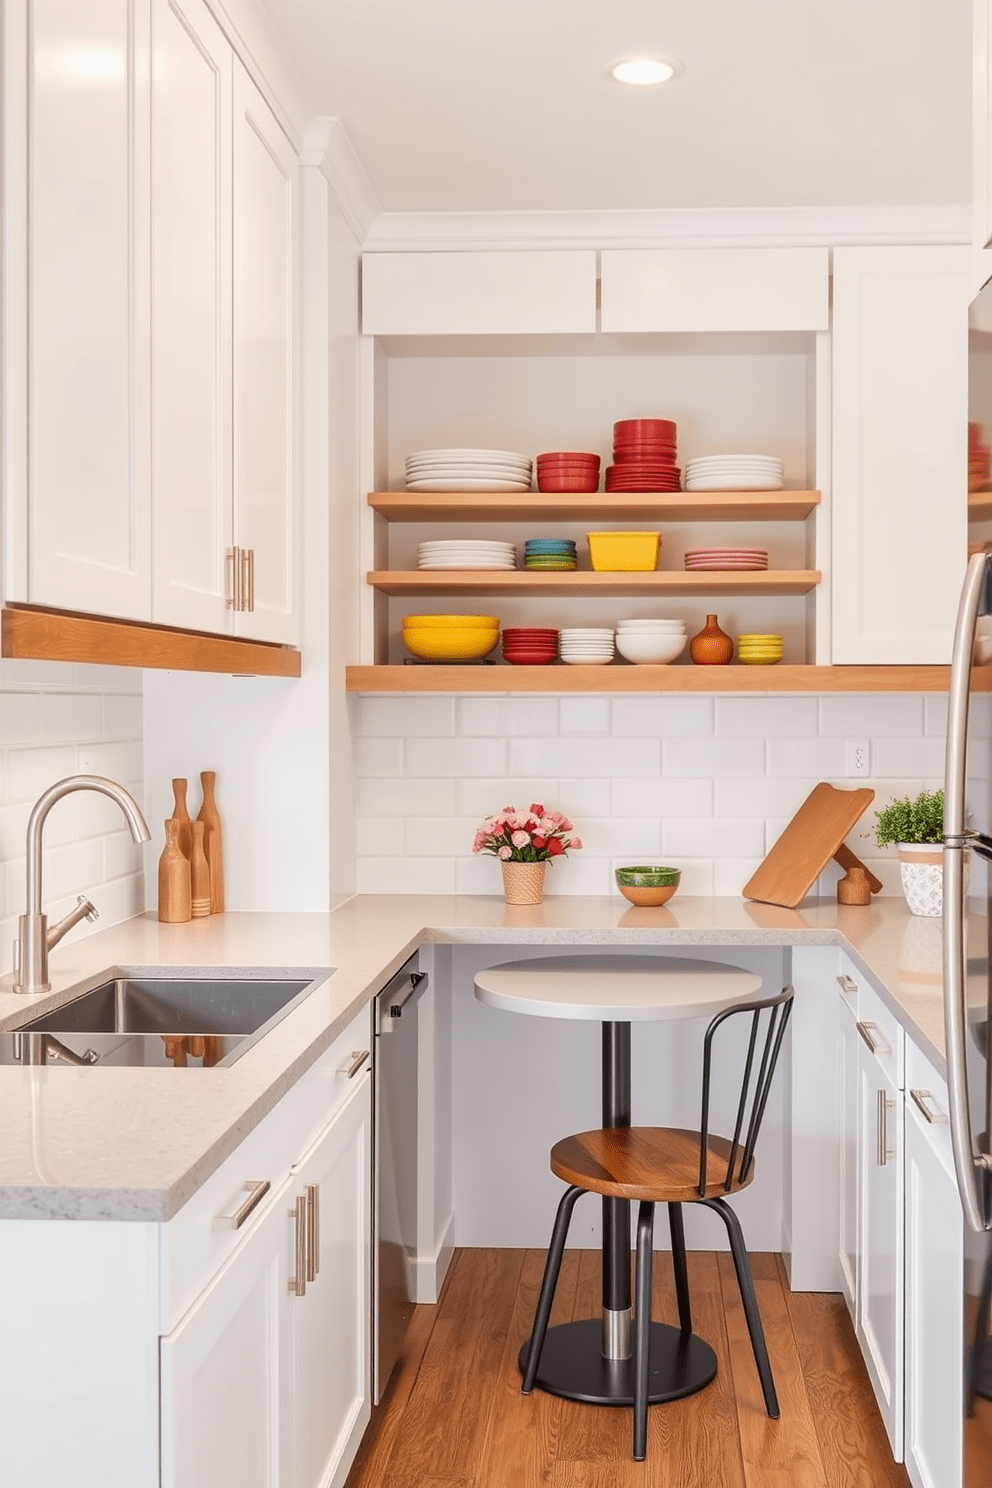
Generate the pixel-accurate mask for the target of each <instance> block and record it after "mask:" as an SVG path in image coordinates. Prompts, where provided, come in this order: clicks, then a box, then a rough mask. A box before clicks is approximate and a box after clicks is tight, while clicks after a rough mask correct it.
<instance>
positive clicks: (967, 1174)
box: [943, 405, 992, 1488]
mask: <svg viewBox="0 0 992 1488" xmlns="http://www.w3.org/2000/svg"><path fill="white" fill-rule="evenodd" d="M990 406H992V405H990ZM989 427H990V428H992V423H990V425H989ZM973 437H974V436H973ZM971 484H972V485H973V486H974V487H978V486H980V485H981V484H983V482H982V481H981V480H980V479H978V478H977V476H976V477H975V478H973V480H972V482H971ZM984 494H985V493H983V492H981V491H978V490H975V491H974V492H973V496H974V495H978V496H979V497H981V496H983V495H984ZM986 499H989V498H988V497H986ZM982 505H983V503H982V502H981V501H975V500H972V501H971V506H972V509H973V510H975V509H977V508H980V507H981V506H982ZM981 520H984V518H981ZM971 535H972V538H974V532H972V534H971ZM974 546H975V547H981V546H983V544H981V543H979V542H977V541H976V542H975V543H974ZM990 662H992V558H990V557H989V555H987V554H986V553H985V552H984V551H978V552H975V553H974V554H973V555H972V556H971V557H970V558H969V560H968V568H967V573H966V577H965V583H964V588H963V591H962V595H961V601H960V606H959V610H958V619H957V627H956V631H955V637H954V651H953V659H952V666H951V684H950V692H949V699H948V724H947V754H946V771H945V779H944V916H943V940H944V945H943V959H944V1028H945V1041H946V1053H947V1083H948V1097H949V1114H950V1123H951V1137H952V1145H953V1150H954V1167H955V1172H956V1175H957V1184H958V1192H959V1194H960V1198H961V1207H962V1211H963V1226H964V1266H963V1277H964V1288H963V1291H964V1297H963V1334H964V1350H963V1353H964V1360H963V1367H964V1388H963V1392H962V1395H963V1407H964V1409H963V1422H964V1437H963V1444H962V1446H963V1451H962V1458H963V1481H964V1484H965V1485H966V1488H992V1333H990V1326H989V1323H990V1300H992V1234H990V1229H992V1156H990V1140H989V1134H990V1131H992V1083H990V1082H992V1063H990V1060H989V1044H990V1033H989V1030H990V1016H989V1015H990V1005H992V996H990V993H992V984H990V977H989V966H990V954H989V953H990V946H989V929H988V925H989V914H988V912H989V908H990V893H989V882H990V879H989V864H990V863H992V805H990V802H992V664H990ZM966 864H967V868H968V869H969V870H970V884H969V885H968V887H967V891H966V884H965V868H966ZM969 905H970V906H971V908H970V912H969ZM948 1429H953V1427H952V1425H951V1423H948Z"/></svg>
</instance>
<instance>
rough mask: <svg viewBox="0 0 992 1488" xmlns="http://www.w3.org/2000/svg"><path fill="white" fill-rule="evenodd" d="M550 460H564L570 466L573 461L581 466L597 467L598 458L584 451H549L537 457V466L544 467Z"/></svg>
mask: <svg viewBox="0 0 992 1488" xmlns="http://www.w3.org/2000/svg"><path fill="white" fill-rule="evenodd" d="M550 460H566V461H568V462H569V463H570V464H571V463H572V462H573V461H574V462H576V463H578V464H581V465H598V464H599V460H600V457H599V455H591V454H587V453H586V451H585V450H549V451H548V453H547V454H546V455H538V456H537V464H538V465H544V464H546V463H547V462H548V461H550Z"/></svg>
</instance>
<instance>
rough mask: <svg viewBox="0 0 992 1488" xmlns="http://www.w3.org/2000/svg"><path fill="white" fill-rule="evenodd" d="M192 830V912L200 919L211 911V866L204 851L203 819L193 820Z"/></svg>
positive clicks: (190, 874)
mask: <svg viewBox="0 0 992 1488" xmlns="http://www.w3.org/2000/svg"><path fill="white" fill-rule="evenodd" d="M190 830H191V832H192V835H193V846H192V847H191V848H190V854H189V883H190V914H191V915H192V917H193V919H194V920H200V919H203V917H204V916H205V915H208V914H209V913H210V867H209V865H208V863H207V858H206V854H205V853H204V851H203V833H204V826H203V823H202V821H195V822H192V823H191V825H190Z"/></svg>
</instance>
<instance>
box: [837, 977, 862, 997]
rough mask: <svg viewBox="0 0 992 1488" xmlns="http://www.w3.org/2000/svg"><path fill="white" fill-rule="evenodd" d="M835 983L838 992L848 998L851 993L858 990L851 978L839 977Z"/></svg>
mask: <svg viewBox="0 0 992 1488" xmlns="http://www.w3.org/2000/svg"><path fill="white" fill-rule="evenodd" d="M837 981H838V984H839V986H840V990H841V991H842V992H844V993H846V994H847V996H848V997H850V996H851V995H852V993H854V992H857V990H858V984H857V982H856V981H855V980H854V978H853V977H849V976H844V975H841V976H839V977H838V978H837Z"/></svg>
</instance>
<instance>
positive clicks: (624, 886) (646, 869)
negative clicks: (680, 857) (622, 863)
mask: <svg viewBox="0 0 992 1488" xmlns="http://www.w3.org/2000/svg"><path fill="white" fill-rule="evenodd" d="M615 877H616V881H617V888H618V889H619V890H620V892H621V894H622V895H623V897H624V898H625V899H629V901H630V903H631V904H637V905H640V906H642V907H645V908H649V907H651V906H652V905H658V904H665V903H667V901H668V900H669V899H671V897H672V895H673V894H674V893H675V890H676V889H677V888H678V886H679V883H680V881H681V879H682V870H681V869H680V868H662V867H657V866H641V867H635V868H618V869H617V870H616V873H615Z"/></svg>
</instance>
